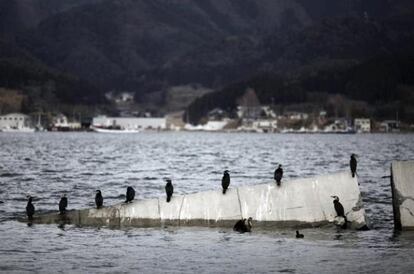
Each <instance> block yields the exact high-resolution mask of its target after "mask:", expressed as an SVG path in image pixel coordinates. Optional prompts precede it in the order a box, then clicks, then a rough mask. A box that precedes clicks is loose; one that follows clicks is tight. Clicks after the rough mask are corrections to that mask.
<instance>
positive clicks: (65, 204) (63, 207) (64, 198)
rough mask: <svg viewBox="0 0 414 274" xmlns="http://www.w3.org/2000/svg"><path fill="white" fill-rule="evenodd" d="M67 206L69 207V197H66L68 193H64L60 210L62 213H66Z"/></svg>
mask: <svg viewBox="0 0 414 274" xmlns="http://www.w3.org/2000/svg"><path fill="white" fill-rule="evenodd" d="M67 207H68V198H66V194H63V195H62V198H60V202H59V212H60V214H61V215H62V214H65V213H66V208H67Z"/></svg>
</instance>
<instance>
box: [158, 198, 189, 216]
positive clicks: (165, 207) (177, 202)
mask: <svg viewBox="0 0 414 274" xmlns="http://www.w3.org/2000/svg"><path fill="white" fill-rule="evenodd" d="M183 199H184V196H176V195H173V196H172V198H171V201H170V202H169V203H167V202H166V199H165V197H162V198H159V199H158V203H159V205H160V218H161V221H174V220H176V221H178V220H179V219H180V210H181V207H182V205H183Z"/></svg>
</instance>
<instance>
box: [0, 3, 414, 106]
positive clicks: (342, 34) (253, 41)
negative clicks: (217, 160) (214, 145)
mask: <svg viewBox="0 0 414 274" xmlns="http://www.w3.org/2000/svg"><path fill="white" fill-rule="evenodd" d="M410 11H413V3H412V1H409V0H344V1H331V0H313V1H308V0H261V1H254V0H243V1H240V0H135V1H133V0H68V1H53V0H27V1H19V0H0V15H1V16H0V39H1V40H2V41H3V45H6V44H7V45H8V47H9V48H10V45H13V47H16V48H17V49H18V50H19V52H21V53H23V52H24V55H25V56H26V57H27V58H28V59H30V60H32V61H33V60H36V61H35V62H37V63H38V65H39V66H43V67H47V68H48V70H54V71H56V72H59V73H62V74H64V75H71V76H70V77H71V78H73V79H75V78H76V79H79V80H82V81H84V82H87V83H89V84H90V85H91V86H93V87H94V88H93V89H94V90H95V91H94V94H96V90H99V92H100V93H101V94H103V93H105V92H107V91H110V90H115V91H123V90H126V91H130V92H135V93H136V98H137V100H139V99H140V98H142V96H143V95H145V94H151V93H154V92H155V93H163V92H165V91H166V90H168V89H169V88H170V87H172V86H179V85H187V84H193V83H194V84H201V85H202V86H205V87H207V88H214V89H217V90H219V89H221V88H223V87H225V86H227V85H228V84H230V83H234V82H238V81H245V80H248V79H249V78H251V77H253V76H254V75H258V74H261V73H277V74H287V75H289V74H292V73H293V74H297V73H304V72H305V71H306V70H308V69H310V68H312V69H316V68H317V67H318V66H322V67H325V66H327V65H329V66H336V65H337V64H339V65H340V66H346V67H349V66H353V65H357V64H359V63H361V62H364V61H365V60H368V59H369V58H373V57H375V55H377V54H384V53H390V50H391V51H394V50H395V49H396V47H397V46H398V47H400V46H401V41H402V40H404V39H405V40H404V41H405V42H404V43H406V44H409V43H410V41H411V40H410V39H411V37H412V29H410V28H411V20H410V19H407V18H409V16H408V15H406V14H409V13H410ZM392 20H394V21H392ZM398 20H402V21H401V22H399V21H398ZM407 25H408V26H409V27H407V29H404V28H403V27H404V26H407ZM389 26H391V27H389ZM392 43H395V44H396V45H397V46H396V45H393V44H392ZM0 46H1V44H0ZM401 47H403V46H401ZM404 47H406V48H407V50H408V49H409V46H404ZM0 49H1V48H0ZM0 55H1V54H0ZM26 57H25V58H26ZM0 58H2V59H0V63H1V62H2V60H3V61H4V60H6V59H7V60H8V61H7V62H8V63H7V62H6V63H4V66H6V65H7V64H9V65H10V60H11V59H12V58H10V56H6V54H5V53H4V54H2V56H0ZM13 60H15V59H13ZM4 68H5V69H7V68H6V67H4ZM312 69H311V70H312ZM0 85H3V86H4V85H6V83H4V82H3V83H1V82H0ZM85 92H87V91H85ZM99 92H98V93H99ZM58 97H59V96H58ZM61 97H62V96H61ZM62 98H63V97H62ZM77 98H81V96H76V98H75V99H74V100H75V101H76V100H77ZM149 98H150V97H149ZM65 100H66V99H65ZM99 100H100V99H99ZM145 100H146V99H145ZM72 101H73V100H72ZM156 103H157V104H160V103H163V102H162V101H157V102H156ZM164 103H165V102H164Z"/></svg>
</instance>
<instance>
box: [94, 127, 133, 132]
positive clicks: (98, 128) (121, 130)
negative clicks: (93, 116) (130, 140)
mask: <svg viewBox="0 0 414 274" xmlns="http://www.w3.org/2000/svg"><path fill="white" fill-rule="evenodd" d="M91 129H92V130H93V131H95V132H99V133H139V132H141V130H139V129H132V128H103V127H95V126H91Z"/></svg>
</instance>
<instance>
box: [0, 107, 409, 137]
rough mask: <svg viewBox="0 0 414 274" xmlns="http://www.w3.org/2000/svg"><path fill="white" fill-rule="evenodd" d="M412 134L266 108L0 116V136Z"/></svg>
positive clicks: (363, 121) (392, 123)
mask: <svg viewBox="0 0 414 274" xmlns="http://www.w3.org/2000/svg"><path fill="white" fill-rule="evenodd" d="M410 130H413V125H402V124H401V123H400V122H399V121H398V120H384V121H375V120H372V119H370V118H366V117H358V118H355V119H347V118H344V117H340V118H337V117H328V116H327V114H326V111H324V110H321V111H320V112H319V113H317V114H315V113H302V112H286V113H283V114H277V113H275V112H274V111H273V110H272V108H271V107H269V106H260V107H255V108H245V107H241V106H239V107H238V109H237V117H229V114H228V113H226V112H225V111H224V110H222V109H218V108H216V109H213V110H211V111H210V112H209V114H208V117H207V119H206V121H205V123H203V124H199V125H191V124H189V123H186V122H185V112H183V111H181V112H175V113H170V114H167V115H165V116H164V117H151V116H150V115H147V117H133V116H119V117H109V116H105V115H100V116H96V117H92V118H87V117H85V118H82V119H79V118H78V117H68V116H66V115H64V114H62V113H58V114H56V115H54V116H52V117H51V119H50V120H49V119H45V117H42V115H38V117H34V116H30V115H26V114H22V113H8V114H4V115H0V132H36V131H61V132H67V131H96V132H121V133H122V132H125V133H133V132H141V131H208V132H257V133H341V134H352V133H377V132H382V133H393V132H404V131H410Z"/></svg>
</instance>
